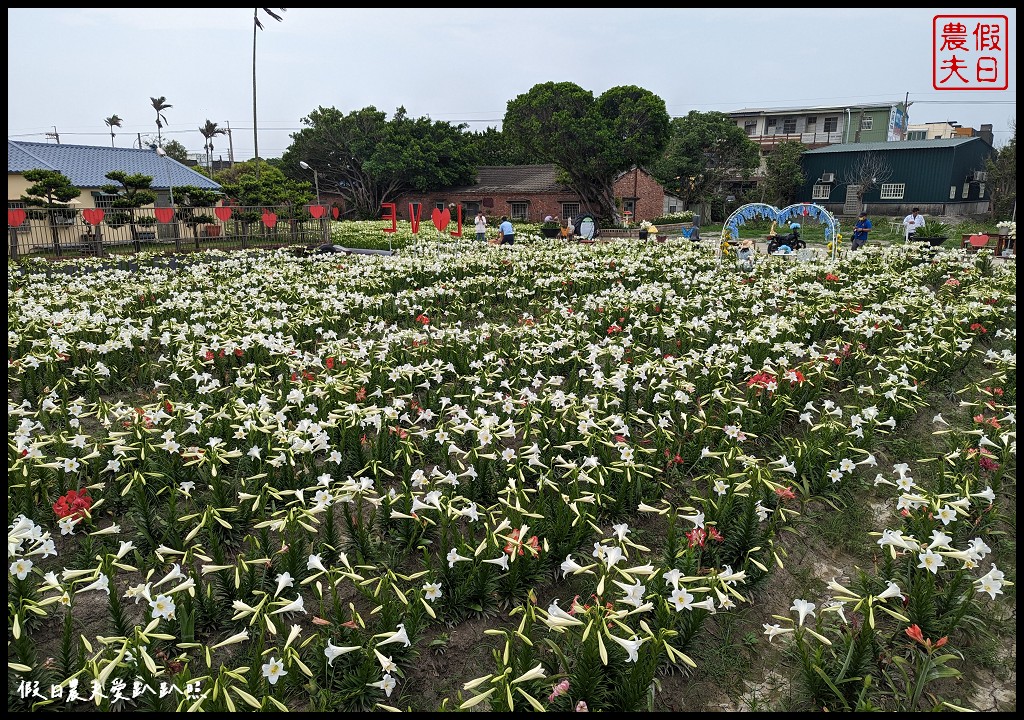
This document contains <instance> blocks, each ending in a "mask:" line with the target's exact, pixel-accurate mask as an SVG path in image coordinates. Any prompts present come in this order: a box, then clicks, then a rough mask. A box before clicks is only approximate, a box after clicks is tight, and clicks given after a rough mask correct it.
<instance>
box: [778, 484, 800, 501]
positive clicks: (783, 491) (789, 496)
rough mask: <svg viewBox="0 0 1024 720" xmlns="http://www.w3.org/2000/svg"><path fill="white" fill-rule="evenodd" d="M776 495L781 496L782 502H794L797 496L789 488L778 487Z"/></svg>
mask: <svg viewBox="0 0 1024 720" xmlns="http://www.w3.org/2000/svg"><path fill="white" fill-rule="evenodd" d="M775 494H776V495H778V496H779V499H780V500H793V499H794V498H796V495H795V494H794V493H793V490H792V489H791V488H788V487H777V488H775Z"/></svg>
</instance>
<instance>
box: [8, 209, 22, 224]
mask: <svg viewBox="0 0 1024 720" xmlns="http://www.w3.org/2000/svg"><path fill="white" fill-rule="evenodd" d="M25 217H26V216H25V211H24V210H8V211H7V227H18V226H20V225H21V224H22V223H23V222H25Z"/></svg>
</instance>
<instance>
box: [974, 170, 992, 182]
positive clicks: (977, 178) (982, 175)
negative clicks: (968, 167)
mask: <svg viewBox="0 0 1024 720" xmlns="http://www.w3.org/2000/svg"><path fill="white" fill-rule="evenodd" d="M971 179H972V180H973V181H974V182H985V181H986V180H988V173H987V172H985V171H983V170H975V171H974V174H973V175H971Z"/></svg>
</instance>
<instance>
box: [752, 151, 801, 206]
mask: <svg viewBox="0 0 1024 720" xmlns="http://www.w3.org/2000/svg"><path fill="white" fill-rule="evenodd" d="M805 149H806V148H805V147H804V145H803V143H801V142H797V141H796V140H786V141H784V142H781V143H779V144H778V145H776V146H775V147H774V148H772V150H771V152H769V153H768V155H767V157H765V181H764V184H763V188H764V194H763V196H762V201H763V202H768V203H772V204H774V205H776V206H778V207H785V206H786V205H791V204H793V203H795V202H796V201H797V193H798V192H799V191H800V188H801V187H802V186H803V184H804V181H805V180H806V177H807V176H806V175H804V171H803V168H802V167H801V166H800V156H801V155H802V154H803V152H804V150H805Z"/></svg>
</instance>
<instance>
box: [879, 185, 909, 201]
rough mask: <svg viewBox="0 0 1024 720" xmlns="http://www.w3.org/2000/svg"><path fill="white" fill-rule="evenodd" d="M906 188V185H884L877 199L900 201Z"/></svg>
mask: <svg viewBox="0 0 1024 720" xmlns="http://www.w3.org/2000/svg"><path fill="white" fill-rule="evenodd" d="M906 188H907V185H906V183H884V184H883V185H882V189H881V190H880V191H879V194H878V197H879V199H881V200H902V199H903V192H904V191H905V190H906Z"/></svg>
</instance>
